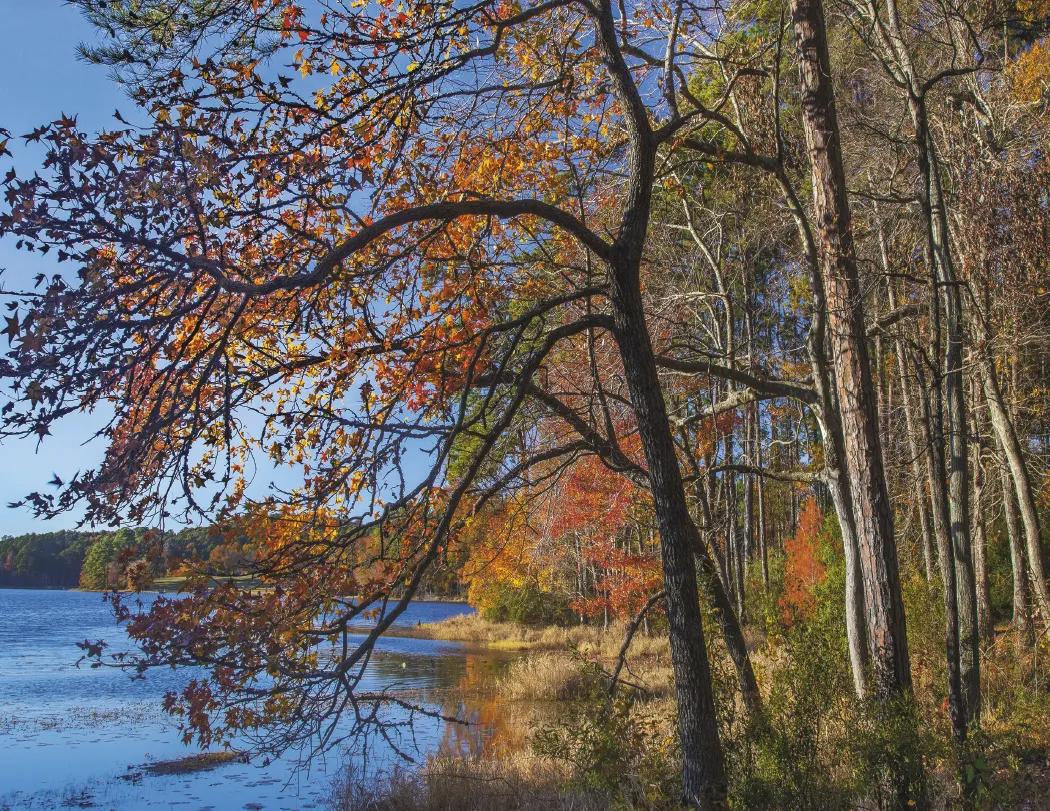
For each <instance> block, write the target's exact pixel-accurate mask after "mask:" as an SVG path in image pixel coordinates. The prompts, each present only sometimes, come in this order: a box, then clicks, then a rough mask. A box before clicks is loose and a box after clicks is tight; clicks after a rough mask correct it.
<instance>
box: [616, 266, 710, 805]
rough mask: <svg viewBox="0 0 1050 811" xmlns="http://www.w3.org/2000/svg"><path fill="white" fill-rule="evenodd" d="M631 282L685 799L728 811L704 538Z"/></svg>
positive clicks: (632, 369) (629, 350)
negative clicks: (702, 568)
mask: <svg viewBox="0 0 1050 811" xmlns="http://www.w3.org/2000/svg"><path fill="white" fill-rule="evenodd" d="M625 275H628V274H626V273H624V272H623V271H621V272H618V273H615V274H614V278H615V279H616V282H617V285H616V296H615V310H614V313H615V321H616V327H617V336H618V340H619V347H620V355H621V358H622V360H623V366H624V375H625V377H626V380H627V385H628V389H629V391H630V395H631V402H632V406H633V410H634V413H635V416H636V418H637V421H638V431H639V434H640V436H641V440H642V448H643V451H644V453H645V460H646V464H647V466H648V470H649V483H650V488H651V491H652V497H653V505H654V508H655V512H656V518H657V523H658V525H659V528H660V553H661V560H662V563H663V574H664V590H665V592H666V595H667V597H666V608H667V623H668V635H669V638H670V643H671V663H672V667H673V670H674V677H675V698H676V701H677V706H678V728H679V737H680V740H681V745H682V770H683V781H684V788H685V793H686V799H687V800H688V801H689V802H690V803H691V804H693V805H695V806H696V807H697V808H701V809H717V808H723V807H725V804H726V792H727V786H726V776H725V766H724V760H723V754H722V745H721V740H720V739H719V735H718V725H717V723H716V718H715V704H714V695H713V692H712V689H711V671H710V666H709V663H708V659H707V645H706V641H705V639H704V631H703V626H702V624H701V621H700V598H699V593H698V588H697V578H696V568H695V566H694V565H693V549H694V548H695V547H696V546H697V545H698V544H699V543H700V538H699V535H698V533H697V530H696V525H695V524H694V523H693V519H692V517H691V516H690V514H689V508H688V505H687V502H686V498H685V490H684V487H683V484H682V474H681V470H680V469H679V466H678V459H677V456H676V454H675V449H674V442H673V440H672V434H671V425H670V422H669V420H668V418H667V407H666V404H665V402H664V399H663V393H662V391H661V388H660V381H659V379H658V377H657V370H656V360H655V358H654V356H653V350H652V345H651V343H650V340H649V335H648V330H647V328H646V324H645V320H644V316H643V315H642V302H641V296H640V293H639V291H638V289H637V286H636V285H632V284H630V283H629V281H630V280H629V279H623V276H625ZM625 281H626V282H628V283H626V284H625V283H624V282H625Z"/></svg>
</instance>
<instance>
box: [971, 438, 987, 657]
mask: <svg viewBox="0 0 1050 811" xmlns="http://www.w3.org/2000/svg"><path fill="white" fill-rule="evenodd" d="M974 435H975V436H977V435H978V434H977V431H974ZM971 492H972V493H973V513H974V529H973V572H974V581H975V585H976V592H977V636H978V639H979V640H980V642H982V643H983V644H987V643H988V642H990V641H991V639H992V598H991V594H990V593H989V586H988V566H987V563H986V561H985V542H986V539H987V534H986V525H985V520H984V504H983V503H982V502H983V500H984V463H983V462H982V460H981V455H980V454H979V453H978V454H976V458H975V459H974V460H973V486H972V487H971Z"/></svg>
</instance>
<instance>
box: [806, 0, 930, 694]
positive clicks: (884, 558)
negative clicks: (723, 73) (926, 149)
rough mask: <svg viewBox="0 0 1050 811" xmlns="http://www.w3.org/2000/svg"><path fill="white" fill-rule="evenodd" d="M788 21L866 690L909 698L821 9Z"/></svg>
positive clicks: (810, 8) (815, 5)
mask: <svg viewBox="0 0 1050 811" xmlns="http://www.w3.org/2000/svg"><path fill="white" fill-rule="evenodd" d="M792 20H793V23H794V27H795V37H796V42H797V49H798V60H799V75H800V79H801V85H802V111H803V125H804V128H805V132H806V141H807V144H808V147H809V158H810V163H811V165H812V170H813V201H814V209H815V215H816V223H817V227H816V233H817V239H818V245H817V251H818V257H819V260H820V265H821V270H822V273H823V277H824V287H825V295H826V297H827V309H828V334H829V337H830V345H831V350H832V355H833V358H834V364H835V382H836V390H837V393H838V400H839V410H840V414H841V424H842V432H843V437H844V440H845V441H844V445H845V454H846V455H845V458H844V459H843V462H844V464H843V467H844V468H845V473H846V475H847V477H848V480H849V489H850V496H851V498H852V502H853V512H854V515H855V517H856V524H857V541H858V547H859V551H860V561H859V562H860V570H861V574H862V579H863V585H864V599H865V609H866V610H865V614H866V618H867V622H868V640H869V641H868V644H869V647H870V650H871V659H872V671H873V673H872V675H873V689H874V691H875V693H876V695H878V696H881V697H884V698H890V697H893V696H897V695H901V694H908V693H910V692H911V669H910V665H909V661H908V642H907V636H906V633H905V620H904V606H903V603H902V600H901V591H900V581H899V572H898V566H897V548H896V543H895V541H894V536H893V512H892V507H891V505H890V502H889V494H888V493H887V491H886V481H885V476H884V473H883V465H882V449H881V447H880V444H879V435H878V414H877V413H876V407H875V390H874V386H873V383H872V376H871V364H870V359H869V357H868V347H867V339H866V330H865V321H864V309H863V302H862V296H861V288H860V279H859V275H858V271H857V263H856V256H855V254H854V247H853V234H852V226H851V223H850V209H849V200H848V196H847V189H846V176H845V170H844V167H843V162H842V152H841V147H840V144H839V127H838V120H837V117H836V112H835V99H834V93H833V89H832V84H831V65H830V59H829V56H828V47H827V36H826V30H825V23H824V10H823V7H822V6H821V4H820V2H819V0H793V2H792Z"/></svg>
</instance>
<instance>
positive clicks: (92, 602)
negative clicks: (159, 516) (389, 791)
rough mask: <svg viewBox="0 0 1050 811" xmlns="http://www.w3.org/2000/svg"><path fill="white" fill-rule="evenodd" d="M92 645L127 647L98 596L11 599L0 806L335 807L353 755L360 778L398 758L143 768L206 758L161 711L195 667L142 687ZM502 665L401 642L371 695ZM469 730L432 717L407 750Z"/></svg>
mask: <svg viewBox="0 0 1050 811" xmlns="http://www.w3.org/2000/svg"><path fill="white" fill-rule="evenodd" d="M470 610H471V609H470V608H469V607H468V606H465V605H463V604H458V603H441V602H417V603H413V604H412V605H411V606H410V607H409V608H408V609H407V610H406V611H405V613H404V614H403V615H402V616H401V617H399V618H398V623H397V624H399V625H409V626H411V625H415V624H416V623H417V622H433V621H436V620H440V619H444V618H446V617H449V616H453V615H455V614H460V613H466V612H469V611H470ZM84 639H90V640H92V641H94V640H96V639H105V640H106V641H107V642H109V643H110V648H109V649H108V650H109V652H115V651H117V650H121V649H128V648H129V647H130V643H129V641H128V639H127V637H126V636H125V634H124V632H123V630H122V629H121V628H120V627H119V626H118V625H117V624H116V623H115V621H114V620H113V617H112V614H111V612H110V609H109V607H108V605H106V604H105V603H103V601H102V598H101V597H100V595H98V594H91V593H82V592H68V591H38V590H23V589H10V590H0V811H7V810H8V809H10V811H15V809H29V808H32V809H54V808H70V807H72V808H106V809H119V810H120V811H124V810H125V809H128V810H130V809H155V808H172V809H187V811H201V810H203V809H212V811H226V809H310V808H324V807H325V805H326V803H327V802H328V800H329V799H330V797H331V796H332V784H333V781H334V780H335V779H336V777H337V776H338V775H339V774H341V773H343V772H344V770H345V769H346V767H347V763H348V761H349V760H355V759H356V761H357V762H356V763H355V768H356V770H357V771H359V772H361V771H365V770H368V771H371V770H383V769H384V768H386V767H389V766H390V765H391V764H393V763H394V762H395V761H396V755H395V754H394V752H393V751H392V749H391V748H390V747H389V746H388V745H384V744H382V743H375V744H374V745H373V746H372V747H370V749H369V752H368V761H367V769H366V767H365V765H364V764H362V762H361V755H360V754H359V753H357V752H356V751H355V752H348V751H343V752H336V753H332V754H329V755H328V756H327V757H326V758H325V759H324V760H319V761H315V762H314V763H312V764H311V765H310V768H309V769H297V768H296V767H295V764H294V762H293V761H294V758H292V757H285V758H283V759H280V760H276V761H274V762H271V763H269V764H267V765H264V764H263V763H254V762H253V763H247V764H246V763H231V764H227V765H223V766H219V767H217V768H215V769H212V770H209V771H203V772H197V773H193V774H182V775H151V774H149V773H144V772H142V771H141V770H139V769H136V768H135V767H136V766H140V765H141V764H143V763H148V762H150V761H154V760H171V759H175V758H179V757H184V756H186V755H190V754H193V753H194V752H196V751H197V749H196V748H193V747H187V746H184V745H183V744H182V743H181V742H180V740H179V736H178V733H177V731H176V727H175V723H174V721H172V720H171V719H169V718H168V717H167V716H166V715H164V713H163V712H162V711H161V710H160V701H161V698H162V697H163V695H164V693H165V692H166V691H168V690H171V689H177V688H178V687H179V686H181V685H182V684H184V683H185V682H186V681H187V680H188V679H189V678H191V677H192V675H193V674H192V671H186V670H180V671H178V672H175V671H170V670H157V671H150V672H148V673H147V674H146V675H145V678H142V679H132V678H131V677H130V676H129V675H128V674H126V673H123V672H121V671H119V670H114V669H109V668H99V669H91V668H89V667H80V668H78V667H77V666H76V662H77V659H78V658H79V656H80V650H79V649H78V648H77V647H76V643H77V642H78V641H82V640H84ZM498 667H499V662H498V660H494V659H492V657H488V656H485V655H478V654H476V653H474V652H471V651H470V650H469V649H468V648H466V647H464V646H462V645H459V644H457V643H451V642H442V641H436V640H426V639H410V638H395V637H391V638H388V639H384V640H381V642H380V644H379V646H378V647H377V652H376V654H375V655H374V657H373V660H372V662H371V664H370V665H369V670H368V673H367V677H366V681H367V685H364V687H365V689H375V688H382V687H390V688H394V689H398V690H405V689H410V690H422V691H424V692H423V695H424V696H426V691H428V690H434V689H442V688H455V687H457V686H459V685H460V684H461V683H462V682H464V680H468V679H476V678H477V673H478V672H479V671H482V672H485V671H488V670H490V669H493V668H498ZM198 675H199V674H198ZM424 700H425V699H424ZM433 708H434V709H442V710H443V711H444V712H446V713H447V712H448V708H447V707H444V708H443V707H439V706H437V705H433ZM457 709H458V708H457ZM468 714H469V708H468ZM453 727H454V728H453ZM463 730H464V728H463V727H462V726H461V725H449V724H448V723H447V722H444V721H441V720H436V719H426V718H424V719H420V720H417V722H416V723H415V725H414V726H413V732H412V735H411V736H405V737H403V738H402V740H401V741H400V744H399V745H400V747H401V748H402V749H404V750H406V751H407V752H408V753H409V754H411V755H412V756H413V757H414V758H416V759H420V758H422V757H425V756H426V755H427V754H428V753H432V752H434V751H436V750H437V749H439V748H440V747H448V746H449V745H450V741H451V742H453V744H452V745H454V746H455V747H457V748H462V747H464V746H466V747H469V746H470V745H471V743H470V742H471V741H472V740H474V735H475V734H476V735H481V734H483V731H481V730H477V731H475V732H471V733H469V734H465V733H464V731H463Z"/></svg>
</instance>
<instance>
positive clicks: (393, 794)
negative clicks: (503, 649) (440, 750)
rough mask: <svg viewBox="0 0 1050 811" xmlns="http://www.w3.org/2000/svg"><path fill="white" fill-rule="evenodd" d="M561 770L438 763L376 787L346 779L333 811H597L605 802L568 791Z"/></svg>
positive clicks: (522, 762) (526, 763)
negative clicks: (496, 810) (491, 810)
mask: <svg viewBox="0 0 1050 811" xmlns="http://www.w3.org/2000/svg"><path fill="white" fill-rule="evenodd" d="M567 782H568V775H567V774H566V772H565V770H564V769H562V768H559V767H558V766H556V765H555V764H552V763H550V762H549V761H546V760H542V759H540V758H537V757H534V756H532V755H528V754H519V755H513V756H511V757H507V758H501V759H500V760H488V759H477V760H468V759H459V758H454V759H440V760H433V761H431V762H429V763H428V764H427V765H426V766H425V767H424V768H423V769H422V770H421V771H420V772H418V773H415V774H413V773H411V772H405V771H397V772H394V774H392V775H390V776H389V777H387V778H386V779H385V780H384V781H381V782H380V783H379V784H378V785H371V786H364V785H362V784H361V783H360V782H358V781H355V780H354V778H353V776H352V775H351V776H348V778H347V779H345V780H344V781H343V782H342V783H341V784H340V785H339V787H338V789H337V795H336V800H335V803H334V805H333V811H490V809H494V808H498V809H500V811H526V809H536V811H599V809H605V808H608V800H607V799H606V798H605V797H604V796H602V795H600V794H598V793H595V792H587V791H582V790H576V789H572V788H568V787H567Z"/></svg>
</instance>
